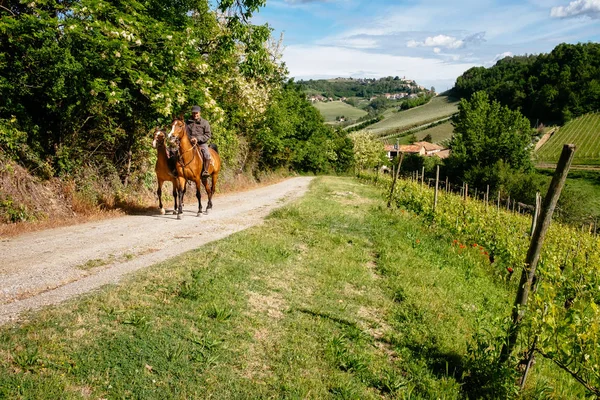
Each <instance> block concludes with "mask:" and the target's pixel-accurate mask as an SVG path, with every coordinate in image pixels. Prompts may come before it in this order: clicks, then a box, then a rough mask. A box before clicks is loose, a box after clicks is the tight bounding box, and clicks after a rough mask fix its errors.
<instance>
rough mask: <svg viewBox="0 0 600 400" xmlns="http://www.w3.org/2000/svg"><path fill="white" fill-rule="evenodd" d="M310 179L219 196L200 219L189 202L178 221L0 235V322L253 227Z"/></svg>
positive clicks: (127, 221)
mask: <svg viewBox="0 0 600 400" xmlns="http://www.w3.org/2000/svg"><path fill="white" fill-rule="evenodd" d="M311 180H312V178H310V177H297V178H291V179H287V180H285V181H283V182H280V183H277V184H274V185H269V186H265V187H261V188H258V189H253V190H248V191H245V192H240V193H233V194H224V195H220V196H218V197H215V198H214V199H213V200H214V209H213V210H211V212H210V214H209V215H202V216H200V217H196V211H197V207H198V206H197V202H196V201H195V199H194V201H188V203H191V204H186V206H185V208H184V214H183V219H181V220H177V219H176V216H175V215H169V214H167V215H160V214H158V212H157V214H156V215H130V216H125V217H120V218H114V219H110V220H104V221H97V222H91V223H86V224H81V225H75V226H70V227H63V228H57V229H50V230H46V231H42V232H35V233H29V234H24V235H21V236H18V237H15V238H11V239H7V240H3V241H2V242H0V254H1V258H0V259H1V262H0V324H3V323H6V322H8V321H11V320H15V319H18V317H19V315H20V314H21V313H22V312H24V311H27V310H35V309H38V308H40V307H43V306H46V305H51V304H57V303H60V302H62V301H64V300H67V299H70V298H72V297H74V296H77V295H80V294H83V293H87V292H89V291H91V290H94V289H96V288H99V287H101V286H104V285H106V284H111V283H117V282H119V281H120V279H121V278H122V277H123V276H124V275H125V274H127V273H130V272H133V271H136V270H139V269H141V268H144V267H147V266H150V265H153V264H156V263H158V262H161V261H164V260H167V259H169V258H172V257H175V256H177V255H178V254H181V253H183V252H186V251H189V250H193V249H195V248H197V247H200V246H202V245H204V244H206V243H209V242H212V241H215V240H218V239H222V238H224V237H226V236H229V235H231V234H233V233H235V232H239V231H241V230H244V229H246V228H249V227H251V226H254V225H257V224H259V223H261V222H262V221H263V219H264V217H265V216H267V215H268V214H269V212H271V211H272V210H274V209H275V208H278V207H280V206H282V205H284V204H286V203H289V202H291V201H293V200H295V199H298V198H300V197H301V196H303V195H304V194H305V193H306V191H307V190H308V186H309V184H310V181H311ZM204 205H206V200H205V199H204Z"/></svg>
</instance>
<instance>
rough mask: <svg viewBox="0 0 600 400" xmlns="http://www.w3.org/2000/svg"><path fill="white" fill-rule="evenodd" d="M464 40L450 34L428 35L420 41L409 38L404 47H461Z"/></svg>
mask: <svg viewBox="0 0 600 400" xmlns="http://www.w3.org/2000/svg"><path fill="white" fill-rule="evenodd" d="M463 45H464V42H463V41H462V40H460V39H457V38H455V37H452V36H447V35H437V36H429V37H427V38H426V39H425V40H424V41H422V42H417V41H416V40H409V41H408V42H406V47H445V48H447V49H459V48H461V47H463Z"/></svg>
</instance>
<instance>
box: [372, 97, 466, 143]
mask: <svg viewBox="0 0 600 400" xmlns="http://www.w3.org/2000/svg"><path fill="white" fill-rule="evenodd" d="M457 110H458V100H457V99H455V98H453V97H448V96H437V97H434V98H433V99H432V100H431V101H430V102H429V103H427V104H425V105H423V106H419V107H415V108H411V109H409V110H405V111H395V110H388V111H386V112H385V113H384V116H385V118H384V119H383V121H380V122H378V123H376V124H373V125H371V126H370V127H369V128H368V129H369V131H371V132H373V133H375V134H376V135H377V136H388V135H395V134H399V133H402V132H403V131H406V130H408V129H411V128H414V127H417V126H419V125H424V124H427V123H431V122H434V121H437V120H439V119H443V118H447V117H449V116H451V115H452V114H454V113H456V112H457Z"/></svg>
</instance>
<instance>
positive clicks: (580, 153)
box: [535, 113, 600, 165]
mask: <svg viewBox="0 0 600 400" xmlns="http://www.w3.org/2000/svg"><path fill="white" fill-rule="evenodd" d="M564 143H574V144H575V145H576V146H577V152H576V153H575V157H574V158H573V164H575V165H600V113H590V114H585V115H583V116H581V117H579V118H577V119H574V120H572V121H569V122H568V123H567V124H566V125H565V126H563V127H561V128H560V129H559V130H558V131H557V132H555V133H554V134H553V135H552V137H550V139H549V140H548V142H546V143H545V144H544V145H543V146H542V147H541V148H540V149H539V150H538V151H537V152H536V153H535V158H536V161H538V162H546V163H556V162H557V161H558V158H559V156H560V152H561V150H562V146H563V144H564Z"/></svg>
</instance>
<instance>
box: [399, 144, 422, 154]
mask: <svg viewBox="0 0 600 400" xmlns="http://www.w3.org/2000/svg"><path fill="white" fill-rule="evenodd" d="M422 147H423V146H418V145H416V144H405V145H401V146H400V149H399V150H400V151H401V152H402V153H420V152H421V148H422Z"/></svg>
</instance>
